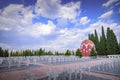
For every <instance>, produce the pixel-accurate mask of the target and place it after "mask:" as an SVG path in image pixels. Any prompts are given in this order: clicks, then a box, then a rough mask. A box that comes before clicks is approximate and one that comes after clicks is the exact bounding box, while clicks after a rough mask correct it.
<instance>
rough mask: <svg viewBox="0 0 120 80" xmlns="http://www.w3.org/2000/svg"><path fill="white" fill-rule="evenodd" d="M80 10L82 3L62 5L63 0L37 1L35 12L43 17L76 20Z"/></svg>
mask: <svg viewBox="0 0 120 80" xmlns="http://www.w3.org/2000/svg"><path fill="white" fill-rule="evenodd" d="M79 9H80V2H76V3H73V2H70V3H67V4H64V5H62V4H61V0H37V3H36V7H35V11H36V13H37V14H38V15H41V16H43V17H47V18H51V19H55V18H67V19H75V18H76V17H77V16H78V14H79V12H78V11H77V10H79Z"/></svg>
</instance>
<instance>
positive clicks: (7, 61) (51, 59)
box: [0, 56, 90, 68]
mask: <svg viewBox="0 0 120 80" xmlns="http://www.w3.org/2000/svg"><path fill="white" fill-rule="evenodd" d="M89 60H90V58H87V59H81V58H79V57H76V56H71V57H66V56H31V57H29V56H28V57H24V56H23V57H8V58H2V57H0V66H2V65H7V66H8V68H11V66H12V65H15V64H16V65H17V66H18V67H20V66H21V65H22V63H24V65H27V66H29V64H30V62H33V63H34V64H36V63H37V62H43V63H49V64H58V63H69V62H75V61H89Z"/></svg>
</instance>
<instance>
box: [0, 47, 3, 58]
mask: <svg viewBox="0 0 120 80" xmlns="http://www.w3.org/2000/svg"><path fill="white" fill-rule="evenodd" d="M3 55H4V53H3V49H2V47H0V57H3Z"/></svg>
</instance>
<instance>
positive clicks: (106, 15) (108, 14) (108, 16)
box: [99, 10, 113, 19]
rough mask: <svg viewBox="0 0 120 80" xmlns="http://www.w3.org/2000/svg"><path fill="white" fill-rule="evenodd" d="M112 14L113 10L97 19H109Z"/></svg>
mask: <svg viewBox="0 0 120 80" xmlns="http://www.w3.org/2000/svg"><path fill="white" fill-rule="evenodd" d="M112 14H113V10H110V11H108V12H105V13H104V14H102V15H101V16H100V17H99V18H102V19H105V18H110V17H111V15H112Z"/></svg>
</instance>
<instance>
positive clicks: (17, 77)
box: [0, 60, 120, 80]
mask: <svg viewBox="0 0 120 80" xmlns="http://www.w3.org/2000/svg"><path fill="white" fill-rule="evenodd" d="M102 61H103V60H95V61H88V62H77V63H69V64H60V65H48V64H42V63H40V62H39V63H37V64H38V65H40V66H41V67H40V68H30V69H26V70H19V71H11V72H2V73H0V80H21V78H23V76H24V75H25V74H26V73H28V72H32V73H34V74H35V76H36V77H38V78H40V77H44V76H45V75H46V73H47V71H48V69H50V68H52V69H53V70H55V71H57V72H62V71H63V68H64V67H69V68H71V69H74V68H75V66H76V65H77V66H94V65H96V64H97V63H98V62H102ZM90 74H91V75H95V76H98V77H103V78H107V79H112V80H120V77H116V76H111V75H106V74H100V73H95V72H90Z"/></svg>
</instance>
